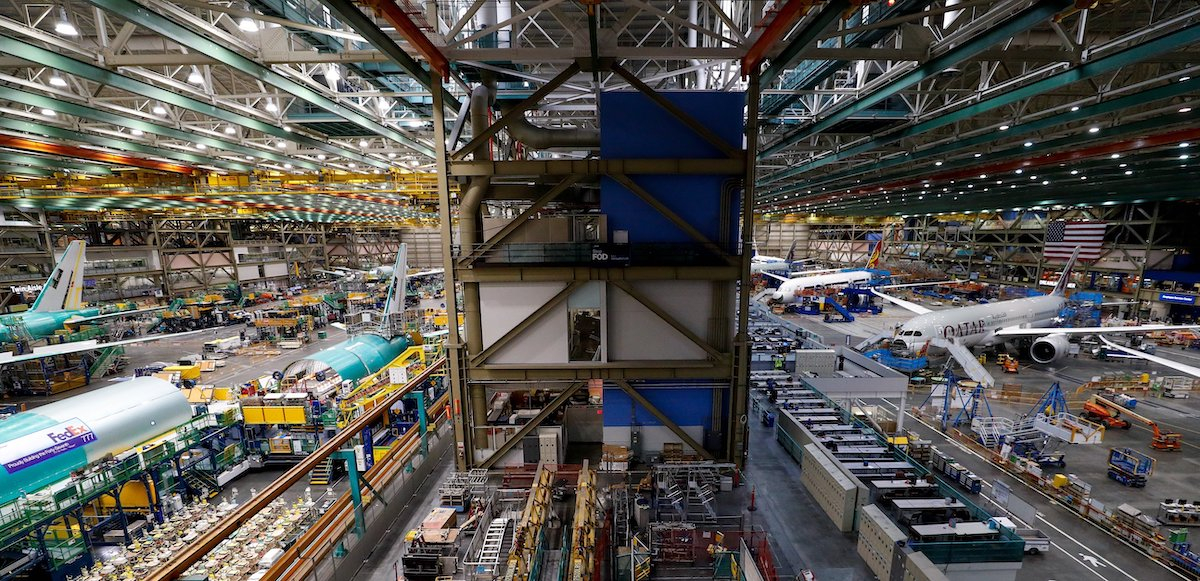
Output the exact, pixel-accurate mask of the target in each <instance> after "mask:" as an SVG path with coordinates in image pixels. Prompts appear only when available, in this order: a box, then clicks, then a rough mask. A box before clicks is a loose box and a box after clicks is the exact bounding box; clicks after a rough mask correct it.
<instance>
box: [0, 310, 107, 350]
mask: <svg viewBox="0 0 1200 581" xmlns="http://www.w3.org/2000/svg"><path fill="white" fill-rule="evenodd" d="M99 314H100V309H98V308H88V309H74V310H69V311H58V312H54V313H38V312H32V311H31V312H25V313H10V314H7V315H0V342H12V341H15V340H16V339H17V337H16V333H15V332H14V329H13V327H15V326H17V325H18V321H19V322H20V323H23V324H24V325H25V329H26V330H28V332H29V336H30V337H31V338H33V339H40V338H42V337H49V336H50V335H53V334H54V332H55V331H57V330H59V329H62V328H63V324H64V323H66V322H67V321H68V320H70V319H72V318H74V317H94V316H96V315H99Z"/></svg>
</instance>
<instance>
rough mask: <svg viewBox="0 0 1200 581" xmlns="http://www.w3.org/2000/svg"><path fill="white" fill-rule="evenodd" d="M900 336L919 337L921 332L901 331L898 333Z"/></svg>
mask: <svg viewBox="0 0 1200 581" xmlns="http://www.w3.org/2000/svg"><path fill="white" fill-rule="evenodd" d="M900 336H901V337H920V336H921V332H920V331H903V332H901V333H900Z"/></svg>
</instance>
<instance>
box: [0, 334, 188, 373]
mask: <svg viewBox="0 0 1200 581" xmlns="http://www.w3.org/2000/svg"><path fill="white" fill-rule="evenodd" d="M210 330H211V329H200V330H199V331H188V332H186V333H173V334H170V335H147V336H145V337H138V338H136V339H125V340H123V341H110V342H108V343H101V342H99V341H97V340H95V339H88V340H87V341H74V342H72V343H63V344H60V345H47V346H45V347H35V348H34V350H33V352H31V353H23V354H21V355H13V354H12V353H3V354H0V365H8V364H10V363H20V362H22V361H30V360H33V359H41V358H43V357H51V356H54V355H65V354H67V353H79V352H81V351H95V350H96V349H103V348H105V347H113V346H116V345H132V344H134V343H146V342H149V341H161V340H163V339H178V338H180V337H187V336H188V335H195V334H197V333H203V332H205V331H210Z"/></svg>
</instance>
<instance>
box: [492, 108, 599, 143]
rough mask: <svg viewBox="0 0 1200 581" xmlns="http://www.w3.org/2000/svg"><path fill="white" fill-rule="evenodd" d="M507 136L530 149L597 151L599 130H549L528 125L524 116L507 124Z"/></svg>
mask: <svg viewBox="0 0 1200 581" xmlns="http://www.w3.org/2000/svg"><path fill="white" fill-rule="evenodd" d="M508 134H509V135H511V136H512V138H513V139H516V140H517V141H520V142H521V143H523V144H524V145H525V147H528V148H530V149H552V148H563V149H599V148H600V130H599V129H590V128H587V127H576V128H573V129H550V128H547V127H539V126H537V125H534V124H533V123H530V122H529V120H528V119H526V118H525V116H524V115H520V116H518V117H517V118H516V119H514V120H513V121H512V123H509V124H508Z"/></svg>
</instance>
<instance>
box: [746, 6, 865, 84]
mask: <svg viewBox="0 0 1200 581" xmlns="http://www.w3.org/2000/svg"><path fill="white" fill-rule="evenodd" d="M793 3H796V0H793ZM849 9H850V0H830V1H829V2H827V3H826V4H825V6H824V7H822V8H821V12H819V13H817V15H816V17H814V18H813V20H812V22H809V23H808V25H807V26H805V27H804V29H802V30H800V31H799V32H797V33H796V36H794V37H792V41H791V42H789V43H788V45H787V46H785V47H783V50H782V51H780V52H779V55H778V56H775V57H773V58H771V64H770V65H768V66H767V68H766V70H764V71H763V72H762V75H761V77H762V80H761V82H762V85H763V86H770V85H771V83H773V82H775V79H777V78H779V75H781V74H783V71H784V69H787V68H788V67H790V66H792V63H794V62H795V61H796V58H797V57H799V56H800V53H802V52H804V50H805V49H807V48H815V47H813V43H814V42H816V41H817V39H818V38H820V37H821V36H822V35H823V34H824V33H825V31H826V30H828V29H829V27H830V26H833V25H834V24H835V23H837V22H838V21H839V20H841V19H842V14H843V13H844V12H846V11H847V10H849ZM776 20H778V18H776ZM772 24H774V22H772ZM763 36H766V33H765V32H764V33H763ZM760 38H761V37H760ZM744 63H745V60H743V65H742V66H743V71H744V70H745V64H744ZM743 74H745V73H744V72H743Z"/></svg>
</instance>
